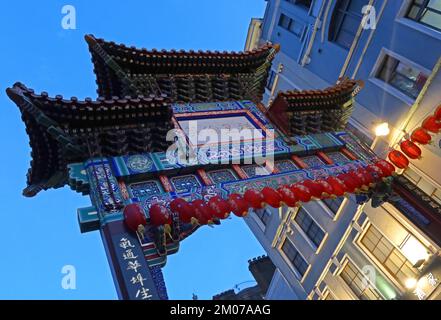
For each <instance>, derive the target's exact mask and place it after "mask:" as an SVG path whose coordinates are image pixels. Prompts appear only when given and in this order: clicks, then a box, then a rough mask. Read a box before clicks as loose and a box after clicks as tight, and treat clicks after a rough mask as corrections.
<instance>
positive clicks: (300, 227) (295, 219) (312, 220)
mask: <svg viewBox="0 0 441 320" xmlns="http://www.w3.org/2000/svg"><path fill="white" fill-rule="evenodd" d="M299 214H304V215H305V217H306V218H309V219H310V220H311V223H310V224H309V226H307V228H306V229H307V230H305V229H304V225H303V223H299V221H298V220H297V218H298V217H299ZM302 220H303V221H304V218H303V219H302ZM293 222H294V223H295V224H296V225H297V226H298V227H299V229H300V230H302V231H303V233H304V235H305V236H306V237H307V240H309V242H311V243H312V244H313V245H314V247H315V248H314V249H315V250H317V249H318V248H320V247H321V246H322V244H323V243H324V241H325V240H326V231H325V230H323V229H322V227H320V225H319V224H318V223H317V222H316V221H315V220H314V218H313V217H312V216H311V215H310V214H309V213H308V211H306V210H305V209H304V208H303V207H300V208H299V210H297V212H296V215H295V216H294V219H293ZM313 227H315V228H316V229H317V231H316V232H315V236H314V237H313V236H312V235H311V234H310V232H311V228H313ZM319 232H321V234H322V237H321V240H320V242H319V243H317V242H316V241H317V239H316V238H315V237H316V236H317V235H318V234H319Z"/></svg>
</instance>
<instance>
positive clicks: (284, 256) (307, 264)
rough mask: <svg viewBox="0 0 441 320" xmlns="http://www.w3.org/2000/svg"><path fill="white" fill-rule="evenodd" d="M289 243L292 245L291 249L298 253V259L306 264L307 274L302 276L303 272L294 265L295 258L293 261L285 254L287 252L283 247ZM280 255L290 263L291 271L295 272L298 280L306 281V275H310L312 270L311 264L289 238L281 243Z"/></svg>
mask: <svg viewBox="0 0 441 320" xmlns="http://www.w3.org/2000/svg"><path fill="white" fill-rule="evenodd" d="M287 242H289V243H290V244H291V247H292V248H293V249H294V250H295V251H296V252H297V254H296V257H295V258H297V257H300V258H301V259H302V260H303V261H304V262H305V264H306V269H305V272H304V273H303V274H302V272H301V271H300V270H299V269H298V267H297V266H296V265H295V264H294V262H293V260H295V258H294V259H293V260H291V259H290V258H289V257H288V255H287V254H286V253H285V251H284V250H283V246H284V245H285V243H287ZM279 250H280V253H281V254H282V256H283V258H284V259H285V260H286V261H287V262H288V264H289V266H290V268H291V270H293V271H294V273H295V275H296V277H297V279H298V280H300V281H301V282H302V281H303V280H304V279H305V277H306V275H307V274H308V272H309V270H310V269H311V264H310V263H309V262H308V260H306V259H305V257H304V256H303V255H302V253H301V252H300V251H299V250H298V249H297V247H296V246H295V245H294V243H293V242H292V241H291V240H290V239H289V238H288V237H285V238H284V239H283V241H281V244H280V247H279Z"/></svg>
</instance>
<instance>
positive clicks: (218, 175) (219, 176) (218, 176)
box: [207, 169, 237, 184]
mask: <svg viewBox="0 0 441 320" xmlns="http://www.w3.org/2000/svg"><path fill="white" fill-rule="evenodd" d="M207 175H208V176H209V177H210V179H211V181H212V182H213V183H214V184H217V183H222V182H229V181H235V180H237V178H236V175H235V174H234V173H233V172H232V171H231V170H230V169H224V170H213V171H208V172H207Z"/></svg>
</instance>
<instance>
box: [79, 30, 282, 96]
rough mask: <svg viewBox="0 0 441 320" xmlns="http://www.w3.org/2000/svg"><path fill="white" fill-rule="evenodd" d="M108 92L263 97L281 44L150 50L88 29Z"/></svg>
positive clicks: (101, 90) (101, 88)
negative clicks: (221, 49)
mask: <svg viewBox="0 0 441 320" xmlns="http://www.w3.org/2000/svg"><path fill="white" fill-rule="evenodd" d="M85 38H86V41H87V43H88V44H89V49H90V52H91V54H92V62H93V64H94V71H95V74H96V77H97V84H98V90H97V92H98V95H99V96H104V97H111V96H124V95H138V94H151V93H154V94H158V93H165V94H167V95H168V96H169V97H170V98H171V99H172V100H173V101H175V102H207V101H225V100H242V99H245V100H256V101H260V100H261V98H262V95H263V92H264V88H265V83H266V79H267V75H268V70H269V68H270V64H271V61H272V59H273V58H274V55H275V53H276V52H277V51H278V49H279V47H278V46H277V45H271V44H266V45H265V46H263V47H262V48H259V49H256V50H253V51H248V52H226V51H224V52H219V51H193V50H190V51H183V50H179V51H177V50H170V51H166V50H161V51H159V50H156V49H152V50H147V49H137V48H135V47H127V46H125V45H123V44H116V43H114V42H108V41H104V40H103V39H96V38H95V37H94V36H92V35H87V36H86V37H85Z"/></svg>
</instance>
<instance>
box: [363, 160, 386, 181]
mask: <svg viewBox="0 0 441 320" xmlns="http://www.w3.org/2000/svg"><path fill="white" fill-rule="evenodd" d="M366 169H367V170H368V171H369V173H370V174H372V175H373V177H374V182H376V181H378V180H381V179H382V178H383V177H385V176H386V171H383V170H381V169H380V167H379V166H377V165H375V164H370V165H368V166H367V167H366Z"/></svg>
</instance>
